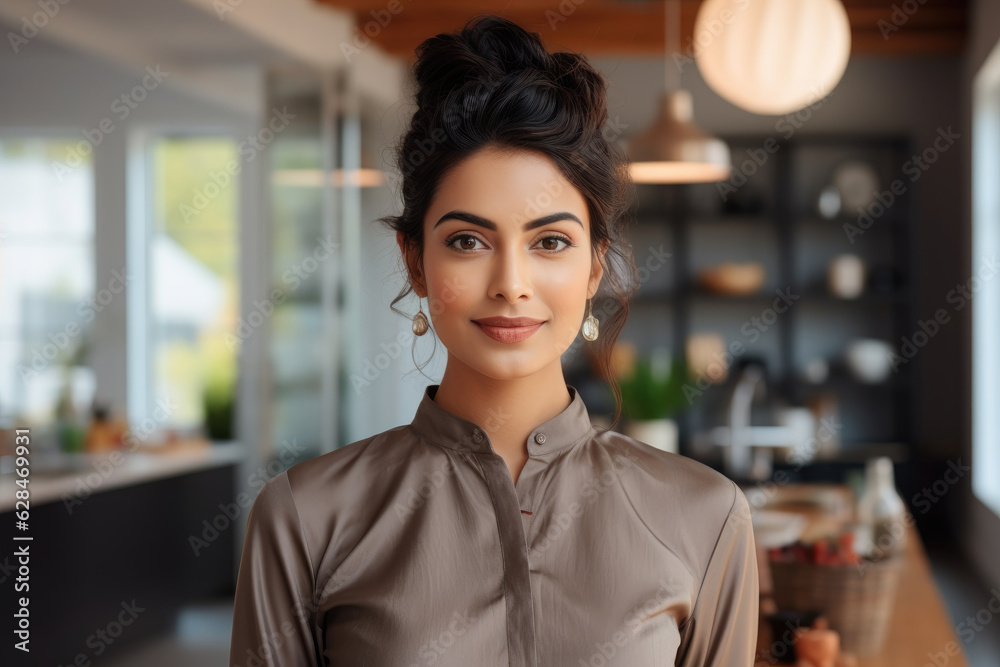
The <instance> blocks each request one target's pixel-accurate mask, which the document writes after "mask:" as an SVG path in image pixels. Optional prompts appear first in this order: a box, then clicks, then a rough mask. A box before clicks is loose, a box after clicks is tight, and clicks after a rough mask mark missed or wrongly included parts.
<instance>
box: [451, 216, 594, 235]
mask: <svg viewBox="0 0 1000 667" xmlns="http://www.w3.org/2000/svg"><path fill="white" fill-rule="evenodd" d="M450 219H454V220H464V221H465V222H469V223H472V224H473V225H479V226H480V227H485V228H486V229H491V230H493V231H496V229H497V223H495V222H493V221H492V220H487V219H486V218H484V217H482V216H479V215H475V214H473V213H467V212H465V211H449V212H448V213H445V214H444V215H442V216H441V217H440V218H438V221H437V222H435V223H434V227H433V228H436V227H437V226H438V225H440V224H441V223H442V222H444V221H445V220H450ZM560 220H575V221H576V222H577V224H579V225H580V226H581V227H583V222H582V221H581V220H580V218H578V217H576V216H575V215H573V214H572V213H570V212H569V211H559V212H558V213H550V214H549V215H546V216H543V217H541V218H538V219H537V220H532V221H530V222H528V223H525V225H524V231H526V232H527V231H530V230H532V229H535V228H536V227H544V226H545V225H548V224H551V223H553V222H559V221H560ZM433 228H432V229H433Z"/></svg>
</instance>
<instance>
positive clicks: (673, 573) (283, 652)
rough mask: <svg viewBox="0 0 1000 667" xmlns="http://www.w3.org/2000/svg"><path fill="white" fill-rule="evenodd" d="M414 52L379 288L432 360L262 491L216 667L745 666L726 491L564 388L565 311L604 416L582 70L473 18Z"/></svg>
mask: <svg viewBox="0 0 1000 667" xmlns="http://www.w3.org/2000/svg"><path fill="white" fill-rule="evenodd" d="M417 54H418V61H417V63H416V65H415V76H416V81H417V84H418V91H417V104H418V108H417V110H416V112H415V114H414V116H413V119H412V123H411V125H410V127H409V130H408V132H407V133H406V135H405V136H404V138H403V142H402V144H401V146H400V148H399V151H398V155H397V157H398V160H399V166H400V171H401V172H402V174H403V183H402V194H403V204H404V209H403V212H402V214H401V215H399V216H391V217H388V218H384V219H383V221H385V222H388V223H389V224H390V225H391V227H392V228H393V229H394V230H395V231H396V238H397V241H398V244H399V247H400V251H401V255H402V257H403V259H404V262H405V265H406V269H407V273H408V277H409V282H408V285H407V286H406V287H405V288H404V290H403V292H401V293H400V295H399V296H398V297H397V298H396V300H395V301H399V300H400V299H401V298H403V297H404V296H405V295H406V294H408V293H409V291H410V290H412V291H414V292H415V293H416V294H417V296H418V297H420V298H421V306H420V308H419V310H418V312H417V314H416V315H415V316H413V329H414V332H415V333H417V334H418V335H424V334H426V332H427V331H428V330H429V324H431V323H433V330H434V333H435V334H436V335H437V336H438V337H440V339H441V342H442V343H443V345H444V346H445V347H446V348H447V352H448V359H447V367H446V370H445V372H444V375H443V377H442V379H441V382H440V384H437V385H431V386H430V387H428V388H427V389H426V390H425V393H424V396H423V398H422V400H421V402H420V404H419V406H418V408H417V411H416V414H415V416H414V418H413V421H412V423H410V424H407V425H404V426H399V427H397V428H393V429H390V430H388V431H385V432H383V433H380V434H378V435H374V436H372V437H369V438H366V439H365V440H361V441H359V442H355V443H352V444H350V445H347V446H345V447H342V448H340V449H337V450H335V451H333V452H330V453H328V454H324V455H322V456H319V457H317V458H314V459H312V460H309V461H306V462H303V463H300V464H298V465H296V466H294V467H292V468H291V469H289V470H288V471H287V472H285V473H282V474H280V475H277V476H276V477H275V478H273V479H272V480H271V481H270V482H268V484H267V485H266V486H265V487H264V488H263V489H262V490H261V492H260V495H259V496H258V497H257V499H256V501H255V503H254V506H253V509H252V512H251V514H250V517H249V522H248V526H247V535H246V541H245V543H244V548H243V559H242V562H241V565H240V572H239V578H238V583H237V590H236V602H235V619H234V625H233V640H232V652H231V658H230V664H231V666H232V667H235V666H236V665H241V666H251V665H283V666H291V665H379V666H388V665H404V666H409V665H456V666H457V665H461V666H463V667H464V666H475V667H479V666H492V665H517V666H544V667H552V666H563V665H566V666H574V667H575V666H578V665H607V664H617V665H631V666H633V667H635V666H650V667H651V666H653V665H657V666H661V665H666V664H674V665H685V666H691V667H694V666H698V667H705V666H709V665H712V666H719V667H722V666H726V667H731V666H736V665H739V666H741V667H742V666H744V665H750V664H752V662H753V654H754V648H755V644H756V639H757V613H758V607H757V605H758V582H757V569H756V558H755V552H754V541H753V533H752V527H751V523H750V520H749V519H750V515H749V507H748V504H747V501H746V498H745V496H744V495H743V493H742V492H741V491H740V489H739V487H738V486H737V485H736V484H734V483H733V482H732V481H731V480H729V479H728V478H726V477H725V476H723V475H722V474H720V473H718V472H716V471H714V470H712V469H711V468H709V467H707V466H705V465H703V464H700V463H698V462H696V461H694V460H692V459H689V458H686V457H683V456H680V455H676V454H671V453H668V452H664V451H661V450H659V449H655V448H653V447H651V446H649V445H647V444H645V443H642V442H639V441H637V440H634V439H632V438H629V437H626V436H624V435H621V434H619V433H616V432H613V431H609V430H603V429H597V428H595V427H593V426H592V425H591V422H590V417H589V415H588V412H587V408H586V406H585V405H584V403H583V400H582V399H581V397H580V395H579V393H578V392H577V390H576V389H575V388H574V387H573V386H571V385H568V384H566V382H565V380H564V378H563V372H562V368H561V355H562V354H563V352H565V351H566V350H567V349H568V348H569V347H570V346H571V345H573V344H574V341H575V340H576V338H577V335H578V333H580V331H581V325H582V329H583V334H584V338H586V339H587V341H588V342H586V343H585V344H588V345H593V346H594V354H595V356H596V357H597V359H598V366H599V369H600V372H601V374H602V375H603V376H604V377H605V379H607V380H609V381H610V383H611V385H612V387H613V390H614V392H615V396H616V399H618V401H617V402H619V405H618V413H616V420H617V417H618V414H620V410H621V406H620V393H619V392H618V390H617V386H616V385H615V384H614V381H613V377H612V371H611V364H610V352H611V348H612V346H613V344H614V340H615V338H616V337H617V335H618V333H619V331H620V330H621V328H622V326H623V325H624V321H625V317H626V315H627V312H628V299H629V297H630V296H631V295H632V294H633V293H634V290H635V287H636V284H637V282H636V280H635V277H636V275H637V271H636V269H635V264H634V262H633V260H632V254H631V248H630V247H629V245H628V243H627V242H626V241H625V239H624V224H625V223H624V217H623V214H624V212H625V210H626V209H627V207H628V204H629V196H630V193H631V192H632V190H631V184H630V183H629V181H628V176H627V162H626V160H625V158H624V156H623V155H622V154H621V152H620V151H618V150H616V149H615V148H614V145H613V144H612V143H611V142H610V141H609V139H608V137H606V136H605V135H604V134H603V132H602V129H603V127H604V124H605V121H606V120H607V109H606V88H605V86H606V83H605V81H604V79H603V78H602V77H601V76H600V75H599V74H598V73H596V72H595V71H594V70H593V69H592V68H591V66H590V65H589V64H588V63H587V61H586V60H585V59H584V58H583V57H582V56H579V55H576V54H570V53H552V54H550V53H547V52H546V51H545V49H544V48H543V46H542V43H541V41H540V39H539V37H538V35H537V34H535V33H528V32H526V31H525V30H523V29H522V28H520V27H518V26H517V25H516V24H513V23H511V22H509V21H506V20H504V19H501V18H497V17H494V16H479V17H476V18H474V19H472V20H471V21H470V22H469V23H468V24H466V26H465V27H464V28H463V29H462V30H461V31H460V32H458V33H456V34H441V35H438V36H436V37H433V38H431V39H428V40H427V41H425V42H424V43H423V44H422V45H421V46H420V47H419V48H418V50H417ZM609 254H610V256H609ZM602 281H603V282H604V284H605V285H606V288H607V290H608V291H609V292H610V295H611V296H610V298H609V299H606V301H607V303H608V304H609V306H608V307H607V308H606V310H607V313H605V311H604V310H600V311H599V314H601V316H602V321H600V322H598V320H597V318H596V317H595V316H594V314H593V313H594V308H593V298H594V296H595V295H596V293H597V290H598V286H599V285H600V284H601V283H602ZM424 298H426V299H427V304H428V310H429V313H430V321H429V320H428V318H427V315H426V314H425V313H424V312H423V305H422V299H424ZM395 301H394V302H393V304H395Z"/></svg>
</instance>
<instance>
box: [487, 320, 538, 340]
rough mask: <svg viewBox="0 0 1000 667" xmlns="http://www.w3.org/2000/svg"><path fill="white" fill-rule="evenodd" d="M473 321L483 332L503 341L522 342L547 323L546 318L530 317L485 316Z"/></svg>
mask: <svg viewBox="0 0 1000 667" xmlns="http://www.w3.org/2000/svg"><path fill="white" fill-rule="evenodd" d="M473 322H474V323H475V324H477V325H478V326H479V328H480V329H481V330H482V331H483V333H485V334H486V335H487V336H489V337H490V338H492V339H493V340H496V341H499V342H501V343H520V342H521V341H523V340H526V339H527V338H528V337H529V336H531V335H532V334H533V333H535V332H536V331H538V329H539V327H541V326H542V325H543V324H545V321H544V320H536V319H533V318H530V317H484V318H482V319H479V320H473Z"/></svg>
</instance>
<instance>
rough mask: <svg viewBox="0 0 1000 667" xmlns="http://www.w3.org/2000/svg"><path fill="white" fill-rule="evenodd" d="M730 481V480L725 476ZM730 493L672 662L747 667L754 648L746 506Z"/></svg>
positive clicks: (752, 554) (753, 567) (752, 563)
mask: <svg viewBox="0 0 1000 667" xmlns="http://www.w3.org/2000/svg"><path fill="white" fill-rule="evenodd" d="M730 481H731V480H730ZM733 486H734V487H735V493H736V497H735V498H734V499H733V506H732V508H731V509H730V510H729V515H728V516H727V517H726V522H725V524H724V525H723V527H722V532H721V534H720V535H719V539H718V541H717V542H716V545H715V550H714V551H713V552H712V556H711V558H710V559H709V562H708V567H707V569H706V571H705V576H704V579H703V580H702V582H701V588H700V590H699V592H698V597H697V600H696V601H695V605H694V609H693V610H692V612H691V616H690V617H689V618H688V619H687V621H686V622H685V624H684V626H683V629H682V631H681V644H680V648H679V650H678V652H677V661H676V662H675V665H676V667H751V666H752V665H753V664H754V656H755V654H756V652H757V625H758V615H759V604H760V591H759V583H758V578H757V552H756V548H755V544H754V536H753V524H752V523H751V520H750V505H749V503H747V499H746V496H745V495H744V494H743V491H742V490H741V489H740V488H739V486H737V485H736V483H735V482H733Z"/></svg>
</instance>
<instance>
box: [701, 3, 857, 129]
mask: <svg viewBox="0 0 1000 667" xmlns="http://www.w3.org/2000/svg"><path fill="white" fill-rule="evenodd" d="M693 39H694V51H695V61H696V62H697V63H698V69H699V70H700V71H701V75H702V77H703V78H704V79H705V82H706V83H707V84H708V85H709V87H711V88H712V89H713V90H714V91H715V92H716V93H718V94H719V95H720V96H721V97H723V98H725V99H726V100H728V101H729V102H732V103H733V104H735V105H736V106H738V107H741V108H743V109H746V110H747V111H752V112H753V113H758V114H785V113H790V112H792V111H797V110H799V109H802V108H803V107H806V106H808V105H809V104H812V103H813V102H815V101H817V100H819V99H821V98H823V97H825V96H826V95H828V94H829V93H830V91H832V90H833V88H834V87H835V86H836V85H837V83H838V82H839V81H840V78H841V77H842V76H843V74H844V70H845V69H846V68H847V60H848V58H849V57H850V54H851V25H850V22H849V21H848V19H847V11H846V10H845V9H844V5H843V3H842V2H841V1H840V0H705V2H703V3H702V4H701V6H700V7H699V9H698V16H697V18H696V19H695V26H694V36H693Z"/></svg>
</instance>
